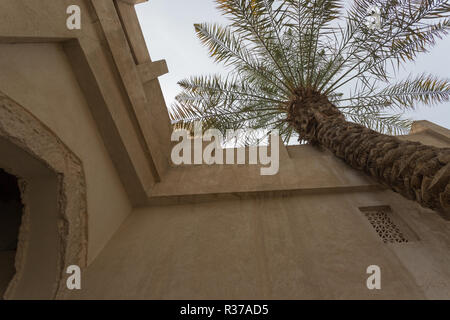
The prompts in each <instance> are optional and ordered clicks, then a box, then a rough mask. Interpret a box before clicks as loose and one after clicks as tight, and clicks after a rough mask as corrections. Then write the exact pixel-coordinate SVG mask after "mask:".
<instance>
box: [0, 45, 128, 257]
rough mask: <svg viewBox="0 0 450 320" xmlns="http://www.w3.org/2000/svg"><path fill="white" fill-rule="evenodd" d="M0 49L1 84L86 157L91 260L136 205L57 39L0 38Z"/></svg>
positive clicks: (16, 99) (65, 141) (9, 93)
mask: <svg viewBox="0 0 450 320" xmlns="http://www.w3.org/2000/svg"><path fill="white" fill-rule="evenodd" d="M0 52H1V54H0V70H2V72H1V73H0V90H1V91H2V92H3V93H5V94H6V95H8V96H9V97H10V98H12V99H14V100H15V101H17V102H18V103H19V104H20V105H22V106H23V107H25V108H26V109H28V110H29V111H30V112H31V113H32V114H33V115H35V116H36V117H37V118H38V119H40V120H41V121H42V122H43V123H44V124H45V125H46V126H48V127H49V128H50V129H51V130H52V131H53V132H54V133H55V134H56V135H57V136H58V137H59V138H60V139H61V140H62V141H63V142H64V143H65V144H66V145H67V146H68V147H69V149H71V150H72V151H73V152H74V153H75V154H76V155H77V156H78V157H79V158H80V159H81V160H82V162H83V166H84V170H85V174H86V185H87V202H88V213H89V222H88V224H89V236H88V238H89V248H88V260H89V261H92V260H93V259H94V258H95V256H96V255H97V254H98V252H100V250H101V249H102V248H103V247H104V245H105V244H106V242H107V241H108V240H109V239H110V237H111V236H112V234H113V233H114V232H115V230H117V228H118V227H119V226H120V224H121V223H122V221H123V220H124V218H125V217H126V216H127V215H128V214H129V213H130V212H131V205H130V202H129V200H128V197H127V195H126V192H125V190H124V188H123V186H122V183H121V181H120V180H119V177H118V175H117V172H116V169H115V167H114V166H113V163H112V161H111V158H110V156H109V154H108V153H107V150H106V148H105V146H104V143H103V141H102V139H101V137H100V135H99V132H98V130H97V127H96V124H95V122H94V119H93V118H92V115H91V111H90V109H89V107H88V105H87V103H86V101H85V98H84V96H83V94H82V92H81V90H80V87H79V85H78V83H77V80H76V79H75V77H74V75H73V71H72V68H71V66H70V64H69V61H68V59H67V57H66V55H65V53H64V51H63V49H62V48H61V47H60V45H58V44H56V43H55V44H52V43H48V44H0Z"/></svg>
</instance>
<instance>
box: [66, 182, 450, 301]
mask: <svg viewBox="0 0 450 320" xmlns="http://www.w3.org/2000/svg"><path fill="white" fill-rule="evenodd" d="M406 202H408V201H404V200H403V199H393V198H389V197H387V196H386V193H385V192H383V191H380V192H371V193H342V194H316V195H303V196H301V195H298V196H284V197H283V196H279V197H270V196H269V197H264V196H261V197H253V198H249V199H242V200H234V201H213V202H205V203H197V204H190V205H175V206H166V207H155V208H146V209H139V210H136V211H135V212H134V213H133V214H132V215H131V216H130V217H129V218H128V219H127V220H126V222H125V223H124V225H123V226H122V227H121V229H120V231H119V232H118V233H117V234H116V235H115V236H114V238H113V239H112V241H111V242H110V243H109V244H108V246H107V247H106V248H105V250H104V251H103V252H102V253H101V254H100V255H99V257H98V259H96V261H95V262H94V263H93V264H92V265H91V267H90V268H89V269H88V270H87V271H86V273H85V277H84V287H83V289H82V290H81V291H80V292H78V293H75V294H74V295H73V298H113V299H115V298H121V299H122V298H124V299H129V298H136V299H311V298H318V299H346V298H353V299H360V298H361V299H371V298H374V299H378V298H383V299H387V298H389V299H404V298H407V299H410V298H411V299H417V298H426V297H428V298H431V297H433V298H450V296H449V292H450V290H449V279H450V274H449V272H448V268H447V266H448V263H449V262H450V260H449V252H448V250H447V251H446V250H445V248H448V246H449V245H450V239H449V235H450V228H449V225H448V224H447V225H445V224H443V223H442V220H441V219H440V218H439V217H437V216H436V215H435V214H433V213H430V212H426V210H422V209H420V208H417V207H416V206H415V205H414V204H412V205H411V204H408V203H406ZM370 205H391V206H392V207H393V210H395V211H396V212H397V213H399V214H400V215H401V216H402V217H405V218H406V219H407V220H406V221H408V222H409V221H410V220H411V218H410V217H412V218H413V220H414V223H412V228H413V229H414V231H415V232H416V233H417V234H418V236H419V238H420V239H421V240H420V241H418V242H411V243H407V244H385V243H383V242H382V241H381V240H380V238H379V237H378V235H377V234H376V233H375V231H374V230H373V229H372V227H371V226H370V225H369V223H368V222H367V220H366V218H365V217H364V216H363V215H362V214H361V212H360V211H359V209H358V207H359V206H370ZM424 222H425V223H424ZM430 229H432V230H431V231H432V232H430ZM372 264H376V265H379V266H380V267H381V270H382V290H373V291H371V290H368V289H367V288H366V279H367V277H368V275H367V274H366V268H367V267H368V266H369V265H372ZM430 278H433V279H434V280H433V279H432V280H430Z"/></svg>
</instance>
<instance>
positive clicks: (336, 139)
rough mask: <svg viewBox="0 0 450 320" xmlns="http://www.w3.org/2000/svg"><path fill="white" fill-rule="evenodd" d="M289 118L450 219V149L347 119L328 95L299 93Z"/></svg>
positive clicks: (305, 133)
mask: <svg viewBox="0 0 450 320" xmlns="http://www.w3.org/2000/svg"><path fill="white" fill-rule="evenodd" d="M288 121H289V122H290V123H291V125H293V126H294V127H295V129H296V130H297V131H298V132H299V134H300V136H301V138H304V139H306V140H307V141H309V142H310V143H312V144H316V145H320V146H322V147H324V148H326V149H328V150H329V151H331V152H332V153H333V154H335V155H336V156H337V157H339V158H341V159H343V160H344V161H345V162H346V163H347V164H348V165H350V166H351V167H353V168H355V169H358V170H362V171H364V172H366V173H367V174H368V175H369V176H371V177H372V178H374V179H375V180H377V181H378V182H380V183H382V184H383V185H386V186H387V187H389V188H390V189H392V190H394V191H396V192H398V193H400V194H401V195H403V196H404V197H406V198H407V199H410V200H414V201H416V202H418V203H419V204H420V205H421V206H423V207H426V208H430V209H433V210H435V211H437V212H438V213H440V214H441V215H442V216H443V217H444V218H445V219H448V220H450V148H437V147H433V146H428V145H424V144H421V143H419V142H411V141H403V140H400V139H399V138H397V137H394V136H389V135H385V134H381V133H378V132H376V131H373V130H370V129H368V128H366V127H364V126H361V125H359V124H356V123H352V122H348V121H346V120H345V117H344V116H343V115H342V114H341V113H340V111H339V109H338V108H336V107H335V106H334V105H333V104H331V103H330V102H329V101H328V99H327V98H326V97H323V96H317V95H312V96H311V95H310V96H307V97H306V98H305V97H304V96H303V98H302V97H299V96H297V97H296V98H294V99H293V101H291V103H290V105H289V117H288Z"/></svg>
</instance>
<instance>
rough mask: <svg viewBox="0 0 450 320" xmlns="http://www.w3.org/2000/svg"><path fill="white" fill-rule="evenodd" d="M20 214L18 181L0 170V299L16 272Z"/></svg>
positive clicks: (20, 202) (21, 210) (21, 208)
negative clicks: (15, 262)
mask: <svg viewBox="0 0 450 320" xmlns="http://www.w3.org/2000/svg"><path fill="white" fill-rule="evenodd" d="M22 212H23V204H22V199H21V194H20V188H19V183H18V179H17V177H15V176H13V175H11V174H9V173H7V172H6V171H5V170H3V169H1V168H0V299H2V298H3V295H4V293H5V291H6V289H7V288H8V284H9V282H10V281H11V279H12V278H13V276H14V274H15V272H16V270H15V266H14V261H15V257H16V251H17V241H18V237H19V229H20V224H21V221H22Z"/></svg>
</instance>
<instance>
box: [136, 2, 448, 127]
mask: <svg viewBox="0 0 450 320" xmlns="http://www.w3.org/2000/svg"><path fill="white" fill-rule="evenodd" d="M136 10H137V14H138V17H139V21H140V23H141V26H142V30H143V33H144V37H145V40H146V42H147V46H148V48H149V51H150V55H151V57H152V60H154V61H155V60H160V59H165V60H166V61H167V64H168V66H169V74H166V75H164V76H162V77H160V82H161V87H162V90H163V93H164V97H165V99H166V103H167V106H170V105H171V104H172V102H173V100H174V97H175V96H176V95H177V94H178V93H179V91H180V89H179V87H178V85H177V82H178V81H179V80H181V79H184V78H187V77H189V76H191V75H201V74H210V73H215V72H224V70H223V69H222V68H221V67H220V66H218V65H216V64H214V63H213V62H212V59H210V58H209V57H208V54H207V49H206V48H205V47H203V46H202V45H201V44H200V41H199V40H198V39H197V37H196V35H195V32H194V27H193V24H194V23H199V22H219V23H226V20H225V19H224V18H223V17H222V16H221V15H220V14H219V12H218V11H217V10H216V9H215V3H214V1H213V0H151V1H148V2H145V3H142V4H139V5H137V6H136ZM422 72H427V73H432V74H435V75H437V76H439V77H442V78H449V77H450V35H449V36H447V37H446V38H444V39H443V40H440V41H439V42H438V45H437V46H436V47H434V48H433V50H432V51H431V52H430V53H429V54H424V55H422V56H420V57H419V59H417V60H416V62H415V63H414V64H411V65H410V66H408V68H407V69H406V71H405V73H404V74H403V73H402V77H399V78H403V77H406V76H407V75H408V73H413V74H419V73H422ZM408 116H409V117H410V118H412V119H415V120H429V121H432V122H434V123H437V124H439V125H441V126H444V127H446V128H449V129H450V102H447V103H445V104H442V105H439V106H435V107H431V108H430V107H426V106H421V107H419V108H418V110H417V111H414V112H412V113H410V114H408Z"/></svg>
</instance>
